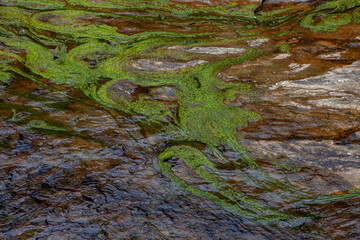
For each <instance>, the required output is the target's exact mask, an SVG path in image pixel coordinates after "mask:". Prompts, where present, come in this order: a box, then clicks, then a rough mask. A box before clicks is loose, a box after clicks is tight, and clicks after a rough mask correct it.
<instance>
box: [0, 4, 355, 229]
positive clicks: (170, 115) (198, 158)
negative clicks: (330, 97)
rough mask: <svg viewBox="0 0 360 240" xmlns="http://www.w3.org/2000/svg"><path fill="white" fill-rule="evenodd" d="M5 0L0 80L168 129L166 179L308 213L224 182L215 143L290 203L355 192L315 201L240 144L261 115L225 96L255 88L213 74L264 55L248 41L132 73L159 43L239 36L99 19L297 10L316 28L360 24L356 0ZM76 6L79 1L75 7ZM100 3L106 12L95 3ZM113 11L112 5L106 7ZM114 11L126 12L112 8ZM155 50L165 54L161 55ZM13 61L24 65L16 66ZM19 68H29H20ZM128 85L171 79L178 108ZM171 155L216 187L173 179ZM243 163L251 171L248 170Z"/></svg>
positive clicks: (256, 207) (221, 197)
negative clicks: (288, 0)
mask: <svg viewBox="0 0 360 240" xmlns="http://www.w3.org/2000/svg"><path fill="white" fill-rule="evenodd" d="M1 2H2V3H3V4H6V5H9V4H11V5H13V6H2V7H0V21H1V22H0V24H1V25H0V42H1V43H2V46H5V47H4V49H5V50H1V51H0V59H1V64H0V70H1V71H0V81H2V82H5V83H8V82H11V79H12V78H14V77H16V76H23V77H26V78H29V79H31V80H33V81H36V82H38V83H42V82H41V80H40V79H48V80H51V81H52V82H53V83H56V84H67V85H71V86H73V87H74V88H77V89H80V90H81V91H82V92H83V93H84V94H85V95H86V96H87V97H88V98H90V99H91V100H93V101H95V102H97V103H99V104H101V105H103V106H105V107H108V108H111V109H115V110H117V111H118V112H119V113H122V114H124V115H126V116H128V117H130V118H132V119H133V120H135V121H137V122H138V123H139V124H140V125H141V124H143V125H147V126H161V127H160V128H161V131H164V132H166V134H167V136H168V141H169V142H171V143H172V146H170V147H168V148H166V149H160V150H161V151H162V152H161V153H160V154H159V156H158V165H159V167H160V169H161V171H162V172H163V173H164V174H165V175H166V176H167V177H168V178H169V179H170V180H171V181H173V182H174V183H176V184H178V185H180V186H182V187H183V188H184V189H186V190H187V191H189V192H191V193H192V194H194V195H198V196H201V197H203V198H206V199H208V200H210V201H213V202H214V203H216V204H217V205H218V206H220V207H221V208H223V209H226V210H228V211H231V212H233V213H235V214H238V215H241V216H244V217H246V218H249V219H253V220H261V221H279V220H286V221H288V222H290V223H291V224H295V222H296V219H298V218H302V217H305V218H306V216H305V215H301V214H299V213H297V214H294V213H291V212H283V211H279V210H277V209H275V208H273V207H269V206H267V205H265V204H262V203H260V202H258V201H256V200H255V199H253V198H252V197H250V196H247V195H246V194H244V193H242V192H241V191H239V190H237V189H236V188H234V187H233V186H231V185H229V184H228V183H226V181H224V179H222V177H221V174H219V171H218V166H219V163H218V162H217V160H218V161H221V162H225V163H226V162H228V160H227V159H226V158H225V157H224V155H223V153H222V152H221V151H220V150H219V147H221V146H225V147H227V148H229V149H231V150H232V151H234V152H237V153H238V154H240V156H241V157H240V159H239V162H237V163H235V167H236V168H237V169H238V170H239V171H240V172H241V174H242V175H243V177H244V178H245V179H247V181H249V183H251V185H252V186H254V185H255V186H256V187H258V188H259V189H261V190H263V191H268V192H276V191H278V192H281V193H282V196H284V197H286V198H288V199H289V198H290V199H292V200H291V201H299V202H303V203H304V204H323V203H327V202H332V201H340V200H346V199H352V198H355V197H359V196H360V195H359V194H358V191H354V190H351V191H350V192H349V194H345V195H337V196H323V197H322V196H317V198H316V199H315V196H311V195H308V194H306V193H302V192H300V191H298V190H296V189H294V188H293V187H292V186H291V185H290V184H288V183H283V182H280V181H278V180H276V179H274V178H272V177H270V176H269V175H268V174H267V173H266V172H265V171H264V170H263V169H262V168H261V167H260V166H259V165H258V164H257V162H256V161H254V159H253V158H252V157H251V156H250V155H249V154H248V152H247V151H246V149H245V148H244V147H243V146H242V145H241V144H240V143H239V138H241V136H240V135H239V134H237V131H236V129H237V128H239V127H244V126H246V125H247V124H248V121H249V120H259V119H260V118H261V116H259V115H258V114H256V113H254V112H249V111H245V110H243V109H241V108H239V107H236V106H229V105H227V104H225V103H224V101H225V100H226V99H228V100H234V99H235V98H236V96H237V94H243V95H247V94H251V93H250V89H251V86H250V85H249V84H246V83H230V82H223V81H221V80H220V79H219V78H218V77H217V75H218V74H219V73H220V71H221V70H223V69H224V68H226V67H230V66H232V65H238V64H244V63H245V62H249V61H253V60H254V59H256V58H258V57H260V56H262V55H263V54H264V53H262V52H260V51H259V50H257V49H255V48H249V49H248V50H247V51H246V52H245V53H243V54H242V55H240V56H236V57H232V58H227V59H221V60H217V61H212V62H207V63H204V64H202V65H197V66H191V67H188V68H184V69H180V70H177V71H168V70H166V71H161V72H152V71H146V70H141V71H136V70H134V69H133V68H132V67H131V64H132V63H133V62H134V61H136V59H137V58H138V57H139V56H140V55H142V54H143V55H146V54H148V53H149V52H152V51H155V50H156V49H166V48H167V47H171V46H202V45H204V46H205V45H206V46H209V45H215V44H217V43H222V42H226V41H229V42H236V41H237V39H236V38H232V39H224V38H219V37H218V36H216V34H213V33H211V32H209V31H207V32H198V33H197V32H189V33H176V32H159V31H143V32H141V33H136V34H133V35H127V34H123V33H121V31H119V29H118V28H117V27H115V26H110V25H107V24H105V22H106V21H105V20H104V19H115V20H116V21H121V20H123V19H135V20H136V19H142V20H144V19H145V20H146V19H148V20H154V19H159V18H160V19H178V20H183V21H194V20H196V21H205V20H206V21H209V22H215V23H218V24H225V25H226V24H227V23H226V21H232V22H236V24H238V26H237V29H235V30H236V31H242V32H244V31H245V32H246V31H248V30H247V29H255V30H256V28H258V27H262V28H266V27H272V26H277V25H279V24H282V23H284V22H286V21H289V20H291V19H293V18H294V17H301V18H302V20H301V23H300V25H301V26H303V27H305V28H309V29H310V31H313V32H325V33H329V32H334V31H336V30H338V29H339V28H340V27H341V26H343V25H346V24H349V23H351V22H352V21H354V22H356V23H357V22H359V17H358V9H357V7H358V6H360V2H359V1H345V0H337V1H331V2H327V3H325V4H323V5H320V6H318V7H317V8H315V9H312V10H309V11H308V12H305V13H297V12H296V11H293V10H292V9H285V10H277V11H274V12H266V13H261V12H260V13H257V12H256V9H257V8H258V7H259V5H254V4H250V5H246V6H238V5H237V4H230V5H227V6H221V7H201V8H191V7H189V6H188V5H179V4H178V5H171V4H170V2H169V1H140V0H139V1H115V0H108V1H99V2H96V3H93V1H87V0H83V1H72V0H68V1H66V2H65V1H55V0H48V1H35V0H33V1H20V0H17V1H5V0H3V1H1ZM74 6H76V7H77V8H76V9H75V8H74V9H72V7H74ZM79 8H82V9H81V10H80V9H79ZM86 9H87V10H86ZM101 9H107V10H106V11H100V10H101ZM109 9H111V10H112V11H108V10H109ZM40 10H41V11H40ZM140 10H141V11H145V12H146V14H142V15H141V14H139V16H135V15H134V14H131V11H140ZM117 11H125V12H121V13H122V14H117V13H118V12H117ZM126 11H129V13H128V12H126ZM127 13H128V14H127ZM315 18H318V19H320V20H319V21H318V23H314V19H315ZM224 22H225V23H224ZM253 33H254V34H256V32H253ZM70 46H71V47H70ZM278 48H279V50H280V51H281V52H288V51H290V47H289V46H288V45H286V44H280V45H278ZM18 51H25V53H26V56H25V57H23V56H21V54H17V52H18ZM267 54H269V53H267ZM156 57H157V58H161V56H159V55H157V56H156ZM15 63H16V64H15ZM19 64H20V65H22V68H19ZM24 68H25V69H26V70H27V71H28V72H24ZM29 72H30V73H29ZM42 84H44V83H42ZM126 87H130V88H131V89H147V91H151V90H152V89H156V88H163V87H168V88H170V89H171V90H172V91H173V93H174V98H175V100H176V103H177V105H178V107H174V108H171V107H169V105H167V104H165V103H163V102H161V101H156V100H149V98H148V96H147V95H146V94H143V93H141V91H140V93H137V92H136V91H133V93H134V95H135V96H131V94H130V96H127V95H126V94H119V89H120V90H121V89H123V88H126ZM130 92H131V91H130ZM145 92H146V91H145ZM122 93H124V91H122ZM28 127H30V128H32V129H34V130H39V129H40V130H42V131H50V132H58V133H59V132H60V133H69V132H70V130H68V129H66V128H63V127H56V126H52V125H49V124H47V123H46V122H44V121H42V120H33V121H31V122H29V123H28ZM193 142H196V143H199V144H201V145H202V146H204V148H205V149H206V151H205V150H204V148H197V147H195V146H192V145H191V143H193ZM176 143H178V144H176ZM179 143H180V144H179ZM209 152H210V153H211V154H212V157H211V156H209ZM176 159H182V160H183V161H184V162H185V164H186V165H187V166H188V167H189V168H190V169H192V170H193V171H194V172H195V173H196V174H197V175H198V176H199V177H200V178H201V179H203V181H205V182H207V183H208V184H210V185H212V186H213V187H214V189H215V190H216V192H212V191H206V190H201V189H199V188H197V187H196V186H192V185H191V184H189V183H188V182H186V181H185V180H183V179H181V178H180V177H178V176H177V175H176V174H175V172H174V171H173V169H172V168H173V164H172V163H171V161H174V160H176ZM243 168H248V169H251V171H252V174H251V176H250V175H249V174H248V173H247V172H246V171H243ZM312 199H314V200H312Z"/></svg>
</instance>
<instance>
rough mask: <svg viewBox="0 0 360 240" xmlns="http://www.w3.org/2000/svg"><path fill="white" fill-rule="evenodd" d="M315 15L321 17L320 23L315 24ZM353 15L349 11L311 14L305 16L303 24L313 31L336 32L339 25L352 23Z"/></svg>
mask: <svg viewBox="0 0 360 240" xmlns="http://www.w3.org/2000/svg"><path fill="white" fill-rule="evenodd" d="M314 17H319V18H321V21H320V22H319V23H316V24H314ZM351 21H352V17H351V15H350V14H349V13H340V14H326V15H323V14H321V15H318V14H316V13H313V14H309V15H307V16H305V17H304V18H303V20H302V21H301V25H302V26H303V27H307V28H309V29H310V31H312V32H326V33H330V32H335V31H337V30H338V29H339V27H341V26H344V25H347V24H350V23H351Z"/></svg>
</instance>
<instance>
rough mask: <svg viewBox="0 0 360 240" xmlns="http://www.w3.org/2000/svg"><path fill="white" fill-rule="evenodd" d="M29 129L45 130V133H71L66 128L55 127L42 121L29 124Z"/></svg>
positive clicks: (32, 121)
mask: <svg viewBox="0 0 360 240" xmlns="http://www.w3.org/2000/svg"><path fill="white" fill-rule="evenodd" d="M27 126H28V127H30V128H32V129H36V130H44V131H56V132H69V130H67V129H66V128H63V127H57V126H54V125H51V124H49V123H47V122H45V121H42V120H31V121H30V122H29V123H28V124H27Z"/></svg>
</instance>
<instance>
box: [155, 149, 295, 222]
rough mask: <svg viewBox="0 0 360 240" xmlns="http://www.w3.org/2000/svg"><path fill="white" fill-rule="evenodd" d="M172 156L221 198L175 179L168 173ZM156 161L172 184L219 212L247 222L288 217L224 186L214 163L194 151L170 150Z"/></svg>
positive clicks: (197, 151)
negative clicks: (212, 205) (212, 187)
mask: <svg viewBox="0 0 360 240" xmlns="http://www.w3.org/2000/svg"><path fill="white" fill-rule="evenodd" d="M174 157H176V158H181V159H182V160H184V161H185V163H186V164H187V166H189V167H190V168H191V169H192V170H194V171H195V172H196V173H197V174H198V175H199V176H201V177H202V179H203V180H204V181H206V182H207V183H209V184H211V185H212V186H214V187H215V188H217V189H218V190H219V193H220V194H221V196H222V197H219V196H218V195H215V194H214V193H211V192H207V191H203V190H201V189H198V188H196V187H194V186H191V185H189V184H188V183H187V182H185V181H184V180H182V179H181V178H179V177H178V176H176V175H175V174H174V172H173V171H172V170H171V163H169V162H168V160H169V159H170V158H174ZM158 161H159V166H160V169H161V170H162V172H163V173H164V174H165V175H166V176H167V177H168V178H170V179H171V180H172V181H173V182H175V183H177V184H179V185H180V186H182V187H184V188H185V189H187V190H188V191H189V192H191V193H193V194H195V195H198V196H201V197H204V198H207V199H209V200H211V201H213V202H214V203H216V204H217V205H218V206H220V207H221V208H223V209H226V210H229V211H231V212H234V213H237V214H239V215H241V216H244V217H247V218H249V219H253V220H260V221H275V220H286V219H290V218H291V217H290V216H288V215H286V214H282V213H279V212H277V211H275V210H272V209H271V208H269V207H265V206H263V205H261V204H259V203H258V202H256V201H254V200H253V199H251V198H250V197H248V196H246V195H244V194H242V193H240V192H239V191H237V190H236V189H234V188H233V187H232V186H230V185H228V184H227V183H226V182H225V181H223V180H222V179H221V176H220V175H218V174H216V167H215V164H214V163H213V162H211V161H209V160H208V158H207V157H206V156H205V155H204V154H203V153H202V152H201V151H199V150H198V149H196V148H193V147H190V146H184V145H178V146H173V147H170V148H168V149H166V151H165V152H163V153H161V154H160V155H159V156H158Z"/></svg>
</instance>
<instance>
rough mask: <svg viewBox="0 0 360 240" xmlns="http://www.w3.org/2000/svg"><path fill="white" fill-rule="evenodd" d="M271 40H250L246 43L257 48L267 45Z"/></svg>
mask: <svg viewBox="0 0 360 240" xmlns="http://www.w3.org/2000/svg"><path fill="white" fill-rule="evenodd" d="M269 40H270V39H269V38H259V39H254V40H248V41H246V42H247V44H249V46H250V47H253V48H257V47H260V46H261V45H263V44H264V43H267V42H268V41H269Z"/></svg>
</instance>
